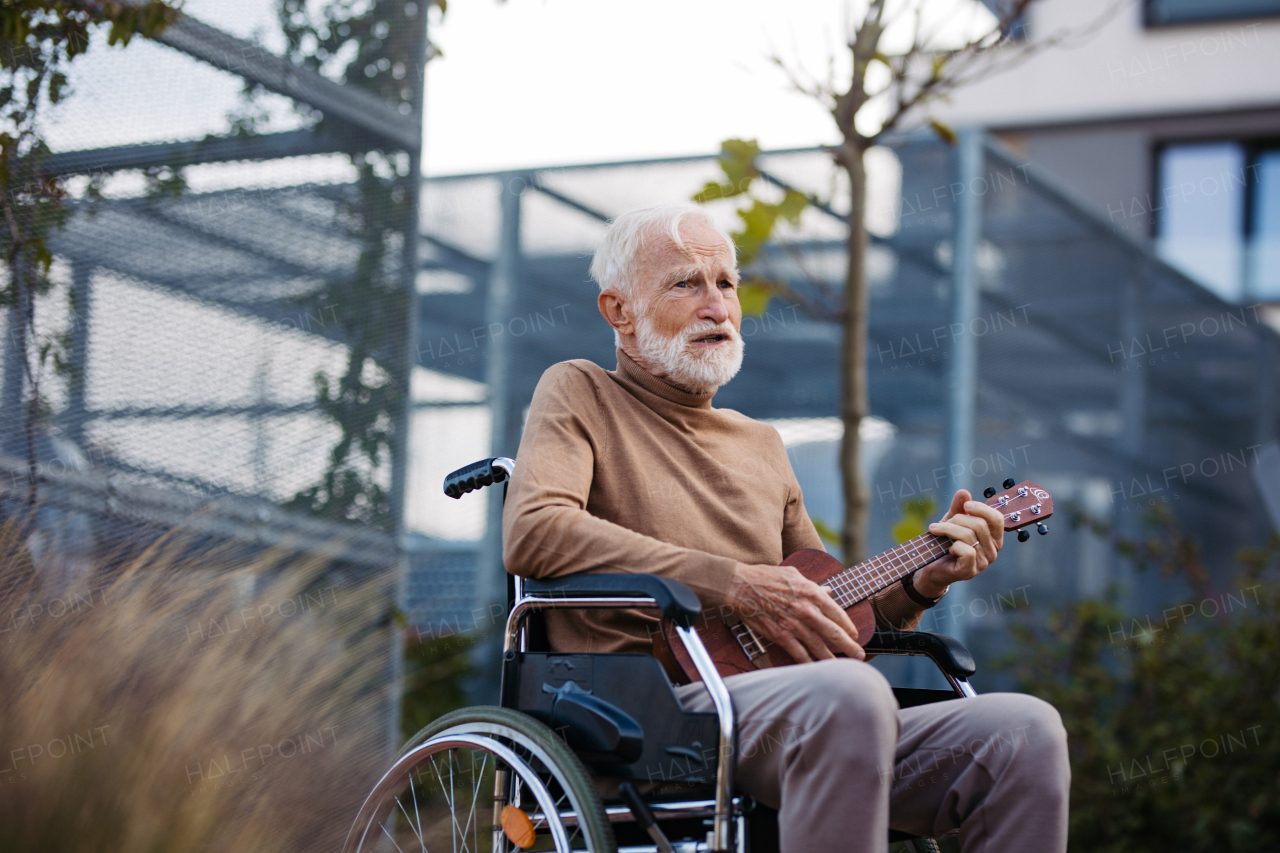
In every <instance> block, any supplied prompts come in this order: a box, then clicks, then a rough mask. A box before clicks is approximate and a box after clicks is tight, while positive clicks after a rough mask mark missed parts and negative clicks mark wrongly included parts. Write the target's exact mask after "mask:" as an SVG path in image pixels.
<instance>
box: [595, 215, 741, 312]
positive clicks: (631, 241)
mask: <svg viewBox="0 0 1280 853" xmlns="http://www.w3.org/2000/svg"><path fill="white" fill-rule="evenodd" d="M688 219H695V220H698V221H699V222H702V223H705V224H706V225H709V226H710V227H711V228H713V229H715V232H716V233H717V234H719V235H720V236H721V237H723V238H724V241H725V242H726V243H728V244H729V255H730V257H732V259H733V263H734V265H735V266H736V265H737V263H738V251H737V248H736V247H735V246H734V245H733V238H731V237H730V236H729V235H728V234H726V233H725V232H724V229H723V228H720V227H719V226H718V225H716V223H715V220H713V219H712V218H711V214H709V213H707V211H706V208H704V207H701V206H699V205H696V204H692V203H690V202H676V203H669V204H649V205H645V206H644V207H637V208H635V209H634V210H628V211H627V212H626V213H624V214H622V215H621V216H619V217H618V218H617V219H615V220H613V221H612V222H610V223H609V227H608V228H607V229H605V232H604V239H603V240H601V241H600V247H599V248H597V249H596V253H595V256H594V257H593V258H592V259H591V277H592V278H594V279H595V280H596V283H597V284H599V285H600V290H601V292H604V291H606V290H616V291H617V292H618V293H620V294H622V295H623V296H624V297H626V298H627V299H638V298H640V297H641V294H640V293H638V292H637V291H636V289H635V287H634V283H635V272H636V266H637V260H638V258H639V255H640V251H641V250H642V249H644V248H645V247H646V246H649V245H651V244H652V241H653V239H654V238H655V237H658V236H667V237H670V238H671V240H672V242H674V243H675V244H676V246H677V247H679V248H680V249H681V250H683V249H684V239H683V238H682V237H681V236H680V226H681V224H682V223H684V222H685V220H688Z"/></svg>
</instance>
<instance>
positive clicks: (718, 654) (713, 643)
mask: <svg viewBox="0 0 1280 853" xmlns="http://www.w3.org/2000/svg"><path fill="white" fill-rule="evenodd" d="M782 565H784V566H793V567H795V569H796V570H797V571H798V572H800V574H802V575H803V576H804V577H806V578H808V579H809V580H811V581H813V582H814V583H816V584H819V585H821V584H822V583H824V582H825V581H826V580H828V579H829V578H831V577H832V576H834V575H836V574H838V573H839V572H842V571H844V568H845V567H844V566H843V565H842V564H841V563H840V561H839V560H837V559H836V558H835V557H832V556H831V555H830V554H828V553H826V552H825V551H819V550H817V549H816V548H804V549H802V550H800V551H796V552H795V553H794V554H792V555H791V556H789V557H787V558H786V559H785V560H783V561H782ZM845 612H846V613H848V614H849V619H850V620H852V622H853V624H854V627H856V628H857V629H858V637H859V639H861V640H864V641H865V640H867V639H869V638H870V637H871V635H872V634H874V633H875V630H876V616H875V611H874V610H872V609H871V601H870V599H866V598H864V599H863V600H862V601H859V602H857V603H856V604H854V605H853V606H852V607H849V608H848V609H846V610H845ZM728 619H733V614H727V618H721V616H720V614H718V613H716V612H715V611H704V618H703V619H702V621H701V622H699V623H698V625H697V626H696V627H697V630H698V636H699V637H700V638H701V639H702V644H703V645H704V646H706V648H707V653H708V654H710V655H711V660H712V661H714V662H715V665H716V669H717V670H718V671H719V672H720V674H721V675H722V676H730V675H739V674H741V673H744V672H755V671H756V670H758V669H768V668H770V667H775V666H788V665H790V664H793V663H795V662H796V660H795V658H793V657H791V655H789V654H787V652H786V650H785V649H783V648H782V646H779V645H777V644H776V643H770V644H768V645H767V646H766V647H765V649H764V651H763V653H762V654H759V655H758V656H756V657H755V658H754V659H753V658H752V656H750V655H748V653H747V650H746V649H745V648H744V647H743V643H742V642H741V641H740V640H739V637H738V635H737V634H736V633H735V630H734V627H733V626H732V625H731V624H730V622H729V621H727V620H728ZM738 630H741V629H738ZM758 639H760V640H764V638H763V637H760V638H758ZM747 642H748V643H749V644H750V643H751V642H752V640H751V639H748V640H747ZM653 653H654V656H655V657H657V658H658V660H659V661H661V662H662V665H663V667H664V668H665V669H666V670H667V675H668V676H669V677H670V678H671V679H672V681H674V682H675V683H676V684H691V683H693V682H695V681H701V680H702V678H701V676H699V675H698V670H697V668H696V667H694V665H693V659H692V658H691V657H690V656H689V652H688V650H687V649H685V647H684V643H683V642H681V640H680V635H679V634H677V633H676V632H675V630H674V629H672V628H671V626H670V625H669V624H668V623H667V622H666V621H665V620H664V621H663V623H662V631H660V632H659V633H657V634H655V635H654V638H653Z"/></svg>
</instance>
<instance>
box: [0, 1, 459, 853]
mask: <svg viewBox="0 0 1280 853" xmlns="http://www.w3.org/2000/svg"><path fill="white" fill-rule="evenodd" d="M184 8H185V10H186V11H187V12H189V13H191V14H189V15H186V16H183V17H180V18H179V19H178V21H177V23H175V24H173V25H172V26H171V27H169V28H168V29H166V30H165V31H164V32H163V33H162V34H161V35H160V37H159V39H158V42H159V43H156V42H149V41H146V40H144V39H142V38H138V39H135V40H134V42H133V43H131V44H130V45H129V46H128V47H127V48H125V49H113V48H108V47H107V46H106V44H105V43H104V41H105V34H104V33H102V34H98V36H96V37H95V40H94V42H93V43H92V44H91V45H90V48H89V51H88V52H87V54H85V56H84V57H82V58H80V59H78V60H77V61H76V62H74V63H72V65H71V66H70V77H71V80H70V91H71V94H70V95H69V97H68V98H67V99H66V100H65V102H64V103H63V104H62V105H60V106H59V107H58V108H57V109H51V110H50V111H48V113H47V116H46V120H45V124H44V129H45V135H46V138H47V139H48V140H49V141H50V143H51V147H52V148H53V151H54V153H53V154H52V155H51V156H48V157H46V158H45V160H44V162H43V164H42V168H43V169H44V171H45V172H47V173H50V174H53V175H57V176H59V177H60V178H61V180H62V181H63V182H64V186H65V187H66V188H67V190H68V192H69V195H68V196H67V198H66V200H65V202H64V205H65V208H66V212H67V214H68V218H67V221H66V224H65V227H63V228H61V229H59V230H56V231H55V232H54V233H52V234H51V237H50V249H51V251H52V253H53V255H54V261H53V265H52V268H51V271H50V279H51V282H52V285H51V287H50V289H49V290H48V292H46V293H43V294H41V295H38V296H35V297H34V298H33V300H32V301H31V302H30V303H26V304H25V306H26V307H29V308H30V309H31V311H32V313H33V315H34V324H33V325H31V326H29V327H27V328H25V331H26V332H28V333H29V334H27V335H25V336H24V335H22V334H20V331H24V329H23V328H22V327H21V324H22V322H23V320H22V319H21V316H20V312H19V311H18V310H17V309H10V310H5V311H4V315H5V317H4V324H5V337H4V342H3V346H2V347H0V517H3V518H22V517H24V513H27V512H29V511H31V510H32V509H33V508H34V509H35V512H36V514H35V527H34V529H33V536H32V537H31V538H30V543H31V547H32V549H33V553H34V551H35V550H40V551H41V554H42V555H43V556H45V557H48V556H50V555H51V554H55V555H57V556H59V557H60V558H61V559H60V560H59V564H60V565H64V566H70V567H72V568H71V569H70V570H71V571H84V572H89V571H95V570H97V571H110V570H111V569H112V567H113V566H116V565H119V564H120V563H121V562H122V561H123V560H126V559H128V558H129V556H130V555H133V554H136V553H138V551H139V549H142V548H145V547H146V546H147V545H148V544H150V543H152V542H154V541H155V539H156V538H157V537H158V536H160V535H162V534H164V533H165V532H166V531H171V530H173V529H175V528H178V527H180V528H182V529H183V530H184V531H185V532H184V535H185V536H188V537H191V542H192V547H196V548H200V549H208V548H216V549H217V550H218V553H219V554H220V555H222V556H223V557H224V558H226V559H227V560H229V561H230V562H231V563H232V564H234V563H235V562H236V561H235V559H234V556H235V555H237V554H240V555H243V557H244V561H251V560H252V559H253V557H254V555H257V554H261V553H263V552H264V551H266V550H268V549H271V550H273V552H275V553H278V552H280V551H281V550H282V549H283V550H284V551H286V552H294V551H296V552H298V553H305V554H314V553H322V554H327V555H328V558H329V562H328V568H327V569H326V575H325V582H326V583H328V584H329V586H330V587H332V589H334V590H336V591H338V594H339V595H341V591H343V590H348V589H356V588H359V589H360V590H363V591H367V590H369V589H376V590H378V591H379V594H380V595H381V601H382V608H381V613H380V614H379V615H377V617H376V618H375V619H374V622H373V623H372V624H369V625H363V626H333V625H321V626H320V627H317V628H316V630H315V631H314V636H313V637H312V638H311V639H312V641H314V642H315V643H316V644H318V645H320V646H323V645H325V644H328V645H329V646H331V647H332V648H333V649H334V652H335V654H338V653H339V652H340V651H341V649H342V648H343V647H344V646H343V642H342V641H343V638H344V637H346V636H348V635H349V634H350V635H357V636H368V635H369V632H373V634H374V635H375V636H382V637H384V638H385V641H384V642H382V643H381V644H380V646H379V648H378V649H377V650H376V653H375V654H374V655H373V656H372V657H371V658H369V659H364V660H360V661H356V662H352V666H353V670H354V671H358V672H361V673H363V674H364V675H365V676H368V677H370V678H371V679H372V680H373V681H374V682H375V684H376V689H377V690H378V691H380V692H379V695H380V697H381V699H380V701H379V703H378V707H377V712H376V714H375V718H362V719H352V720H344V721H343V724H344V725H345V731H347V732H348V733H349V735H350V736H351V738H353V739H355V740H353V741H352V742H354V743H359V744H361V745H362V746H361V747H360V748H359V749H356V750H355V752H354V753H353V754H354V755H356V757H357V758H360V757H363V759H364V760H361V761H359V762H358V764H359V768H358V769H357V770H355V771H353V772H355V773H356V776H354V777H353V778H352V780H349V781H351V782H352V783H353V785H352V790H353V794H352V796H362V791H357V790H356V789H357V788H359V787H360V786H361V785H363V784H365V782H370V783H371V778H369V777H368V773H369V772H371V770H370V768H372V770H377V769H378V768H380V767H382V766H385V763H386V761H387V760H388V757H389V755H390V753H391V751H392V750H394V749H395V748H397V747H398V745H399V740H400V738H399V734H398V732H397V731H396V728H397V725H398V699H399V697H398V682H397V676H398V674H399V667H400V659H401V650H400V631H399V628H398V627H396V626H395V623H394V619H393V617H394V616H395V611H396V608H397V607H400V606H402V605H403V586H404V575H405V572H404V567H405V557H404V551H403V548H401V547H400V545H399V543H398V539H397V537H398V535H399V534H401V533H402V532H403V530H402V529H401V523H402V519H403V515H404V513H403V507H404V495H405V492H406V476H407V459H408V450H407V445H408V431H409V421H410V415H409V412H410V411H411V406H412V404H411V396H412V393H413V389H412V388H411V383H412V382H413V381H414V380H413V377H412V369H411V365H410V363H409V356H410V353H411V340H412V331H413V325H412V319H413V318H412V312H411V308H412V306H413V299H414V288H415V284H416V277H417V273H418V269H417V265H416V257H417V231H418V229H417V227H416V225H417V198H418V193H417V192H416V189H417V186H418V178H417V175H418V172H419V168H418V162H419V156H420V149H421V81H422V67H423V56H424V55H425V21H424V20H422V18H421V17H420V18H414V19H413V20H412V21H407V22H406V24H405V25H402V26H401V27H400V29H399V30H398V31H397V33H396V34H392V35H391V36H388V37H387V38H385V39H384V40H383V41H380V42H378V46H380V47H379V48H378V49H381V50H382V52H383V55H382V56H381V58H373V59H369V60H368V61H369V62H371V63H374V66H373V67H374V70H375V73H374V74H360V75H359V76H357V75H355V74H351V75H349V76H350V80H349V81H348V80H344V79H342V77H341V75H340V74H339V73H335V70H334V69H333V68H326V67H321V68H314V67H310V66H309V67H303V66H301V65H299V64H298V63H297V62H296V61H294V60H292V59H289V58H286V57H284V56H282V55H280V53H279V51H281V50H282V49H283V47H284V43H283V39H282V38H281V37H279V34H278V32H276V33H274V34H272V33H271V32H269V31H266V30H260V29H259V25H260V24H263V23H272V24H274V23H275V21H274V20H273V18H274V12H273V10H274V8H275V7H274V4H270V3H262V4H258V5H257V7H255V8H254V9H251V10H246V9H245V8H244V7H243V6H236V4H225V5H223V4H218V3H210V2H205V3H201V2H198V0H197V2H192V3H187V4H186V5H185V7H184ZM246 11H248V12H251V13H252V14H246ZM421 11H422V17H425V4H424V6H423V9H422V10H421ZM205 13H207V14H209V15H210V16H212V17H213V18H214V19H216V21H217V23H218V24H219V25H220V26H225V27H228V28H229V29H230V30H231V31H230V32H229V31H226V30H223V29H219V28H218V27H215V26H212V25H210V24H209V23H206V22H205V21H203V20H201V19H199V18H198V17H195V16H196V15H200V14H205ZM377 13H378V14H384V13H385V14H403V15H404V16H406V17H408V18H413V16H415V15H417V14H418V6H417V5H416V4H412V3H406V4H402V5H401V6H400V7H393V6H392V4H385V5H384V6H381V7H379V10H378V12H377ZM264 32H265V33H266V34H265V35H264V36H263V39H264V41H259V40H258V39H257V36H258V35H260V34H262V33H264ZM404 34H409V35H404ZM413 34H416V35H413ZM378 46H375V47H378ZM366 47H367V46H366ZM366 53H367V51H366ZM363 55H365V54H361V56H363ZM391 59H394V60H395V61H396V62H398V63H399V65H398V66H396V67H398V68H399V69H400V73H401V77H403V78H404V79H403V81H399V82H397V84H396V91H397V92H402V93H403V94H402V95H400V96H398V97H397V99H395V100H388V98H387V97H385V94H384V93H383V92H382V91H381V90H380V89H378V86H379V85H382V84H383V83H385V81H386V80H387V79H389V77H390V75H391V72H390V70H388V69H390V68H391V67H392V64H391V62H390V60H391ZM375 60H376V61H375ZM384 61H386V67H385V68H384V67H383V65H382V64H381V63H383V62H384ZM405 68H408V69H409V70H410V72H411V73H409V74H407V75H406V74H404V69H405ZM337 70H338V71H339V72H340V71H341V70H342V69H337ZM397 79H398V78H397ZM248 91H252V92H254V93H256V94H254V97H253V98H252V100H251V101H249V100H242V95H243V93H245V92H248ZM229 113H241V114H242V115H243V114H248V115H250V116H251V117H252V118H253V121H249V122H247V123H246V122H244V121H233V120H232V119H231V118H229V116H228V114H229ZM6 273H9V270H6ZM12 281H13V279H12V276H11V275H6V277H5V280H4V284H5V286H6V288H7V287H8V286H9V285H10V284H11V282H12ZM24 337H25V341H24ZM55 356H56V357H55ZM446 384H447V383H446ZM426 387H427V388H432V387H434V386H432V384H431V382H429V381H428V382H427V383H426ZM286 562H287V560H286ZM77 567H78V568H77ZM327 588H328V587H326V589H327ZM358 802H359V801H358V800H356V801H354V802H353V804H352V812H351V813H352V814H354V809H355V808H356V806H358ZM343 830H344V831H345V827H343ZM329 841H330V842H332V843H339V842H340V839H337V840H334V839H330V840H329ZM326 843H329V842H326Z"/></svg>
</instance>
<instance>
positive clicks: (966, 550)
mask: <svg viewBox="0 0 1280 853" xmlns="http://www.w3.org/2000/svg"><path fill="white" fill-rule="evenodd" d="M951 554H952V556H954V557H955V558H956V570H957V574H958V575H959V580H969V579H971V578H973V577H976V576H977V574H978V572H979V571H980V569H979V568H978V552H977V550H976V549H975V548H974V547H973V546H972V545H970V544H968V543H967V542H954V543H952V545H951ZM984 568H985V566H984Z"/></svg>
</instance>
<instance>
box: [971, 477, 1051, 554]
mask: <svg viewBox="0 0 1280 853" xmlns="http://www.w3.org/2000/svg"><path fill="white" fill-rule="evenodd" d="M982 496H983V497H984V498H986V499H987V506H990V507H995V508H996V509H998V510H1000V513H1001V514H1002V515H1003V516H1004V529H1005V530H1017V531H1018V541H1019V542H1026V541H1027V539H1029V538H1030V536H1031V534H1029V533H1027V532H1026V531H1025V530H1023V529H1022V528H1024V527H1030V526H1031V525H1033V524H1034V525H1035V526H1036V530H1037V531H1039V532H1040V533H1041V534H1042V535H1043V534H1045V533H1048V532H1049V528H1048V527H1047V526H1046V525H1045V523H1044V522H1045V520H1046V519H1047V518H1049V516H1051V515H1053V497H1052V496H1050V494H1049V492H1048V491H1047V490H1045V489H1043V488H1041V487H1040V486H1038V485H1036V484H1035V483H1033V482H1031V481H1030V480H1023V481H1022V482H1021V483H1018V484H1016V485H1015V484H1014V482H1013V480H1012V479H1009V480H1005V481H1004V491H1002V492H997V491H996V490H995V489H994V488H989V489H987V490H986V491H985V492H983V493H982Z"/></svg>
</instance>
